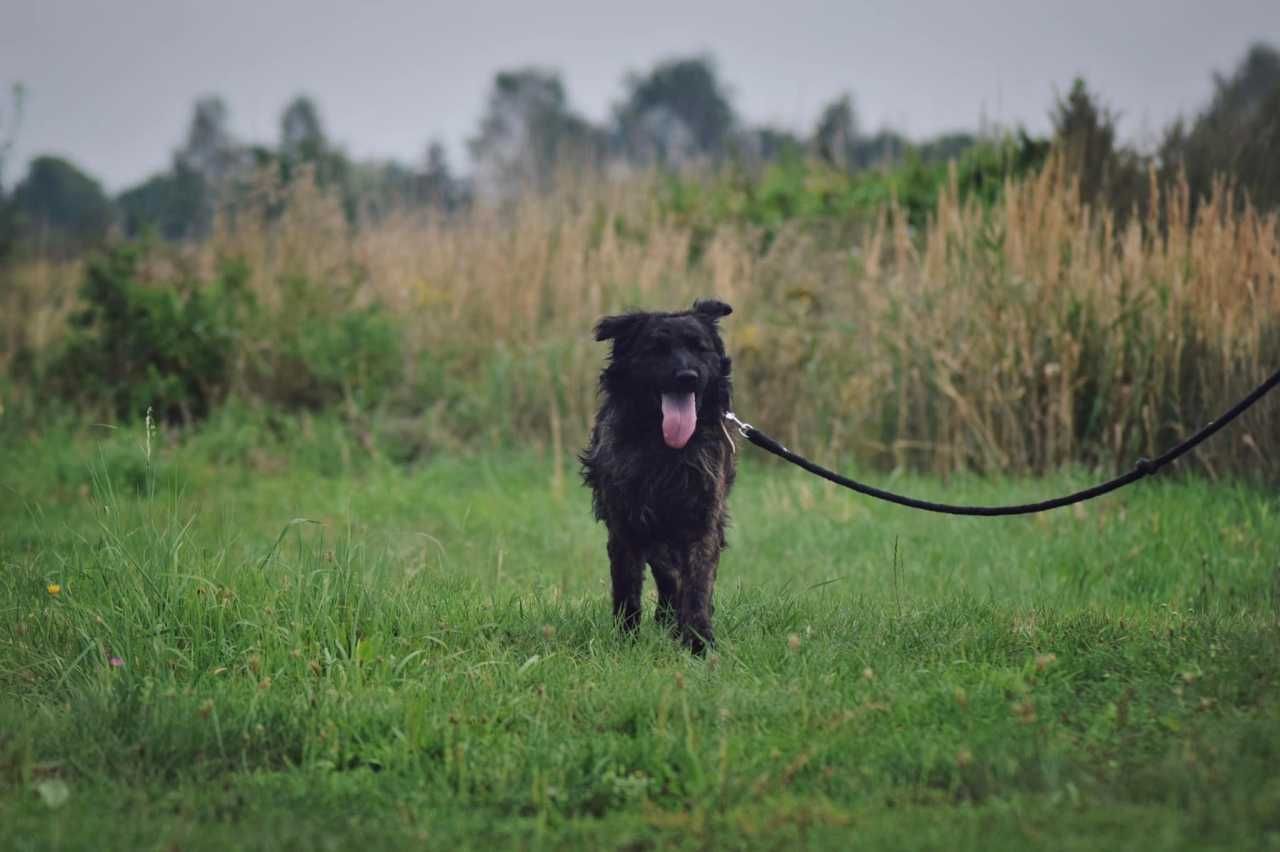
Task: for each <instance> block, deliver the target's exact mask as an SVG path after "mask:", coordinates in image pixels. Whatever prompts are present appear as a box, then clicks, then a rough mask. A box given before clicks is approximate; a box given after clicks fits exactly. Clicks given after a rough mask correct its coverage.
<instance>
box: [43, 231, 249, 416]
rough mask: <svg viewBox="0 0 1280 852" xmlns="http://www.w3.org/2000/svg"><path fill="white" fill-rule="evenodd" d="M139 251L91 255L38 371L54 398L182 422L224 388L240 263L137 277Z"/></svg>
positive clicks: (238, 308)
mask: <svg viewBox="0 0 1280 852" xmlns="http://www.w3.org/2000/svg"><path fill="white" fill-rule="evenodd" d="M143 256H144V252H143V249H142V248H141V247H140V246H137V245H123V246H117V247H114V248H112V249H109V250H108V251H106V252H105V253H104V254H102V255H100V256H98V257H96V258H95V259H93V260H92V261H91V262H90V263H89V265H88V268H87V271H86V273H85V278H84V283H83V286H82V287H81V290H80V296H81V299H82V300H83V303H84V304H83V307H82V308H81V309H80V310H79V311H78V312H76V313H75V314H73V315H72V318H71V326H72V328H71V331H70V333H69V335H68V336H67V339H66V341H65V342H64V344H63V346H62V348H61V351H60V352H58V353H57V354H56V355H55V356H54V358H53V359H52V362H51V363H50V365H49V367H48V370H47V372H46V374H45V379H46V380H47V382H48V385H49V387H50V388H51V389H52V390H53V391H54V392H55V393H56V394H57V395H59V396H61V397H63V398H66V399H70V400H72V401H77V402H86V403H89V404H91V405H95V406H106V407H107V408H109V409H110V410H111V412H112V413H114V414H115V416H117V417H119V418H121V419H126V420H127V419H129V418H131V417H136V416H140V415H142V414H143V413H144V412H145V411H146V410H147V408H149V407H150V408H153V409H154V412H155V416H156V417H158V418H163V419H166V420H181V421H183V422H190V421H192V420H194V419H197V418H201V417H204V416H206V415H207V414H208V413H209V411H210V410H211V409H212V408H213V406H214V405H216V404H217V403H218V402H219V401H220V400H221V399H222V398H223V397H224V396H225V395H226V393H227V391H228V389H229V387H230V382H231V371H232V356H233V353H234V349H235V344H236V336H237V329H238V328H239V325H240V317H241V315H242V313H243V308H244V307H245V305H246V302H247V300H248V298H249V297H248V293H247V291H246V290H245V288H244V286H243V285H244V281H245V279H246V277H247V269H246V268H245V267H244V266H243V265H242V264H235V263H228V264H224V265H223V267H222V269H221V271H220V273H219V275H218V277H217V278H216V279H215V280H214V281H213V282H211V283H208V284H204V283H202V282H200V281H197V280H192V279H179V280H177V281H173V282H165V283H164V284H162V285H155V284H147V283H145V282H144V280H143V275H142V272H141V269H142V259H143Z"/></svg>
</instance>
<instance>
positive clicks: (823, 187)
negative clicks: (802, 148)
mask: <svg viewBox="0 0 1280 852" xmlns="http://www.w3.org/2000/svg"><path fill="white" fill-rule="evenodd" d="M1048 154H1049V145H1048V143H1046V142H1044V141H1041V140H1037V139H1033V138H1031V137H1029V136H1027V135H1025V134H1020V135H1019V136H1018V137H1017V138H1009V139H1006V140H1003V141H1000V142H985V143H980V144H977V145H974V146H973V147H972V148H969V149H968V150H966V151H965V152H964V153H962V154H961V155H960V156H959V157H957V158H955V159H954V160H950V161H947V160H940V159H928V158H926V157H924V156H922V155H921V154H920V153H918V152H912V153H909V154H908V156H907V157H906V158H905V160H904V161H903V162H902V163H901V164H900V165H898V166H896V167H894V168H890V169H866V170H862V171H855V172H847V171H844V170H841V169H838V168H835V167H833V166H830V165H828V164H825V163H822V162H820V161H815V160H807V159H804V158H802V157H798V156H791V157H784V158H782V159H781V160H779V161H777V162H774V163H771V164H770V165H768V166H767V167H766V168H765V169H764V170H763V172H762V173H761V174H760V175H758V176H755V175H751V174H749V173H747V172H745V171H730V172H727V173H725V174H723V175H721V176H720V177H718V178H716V179H714V180H710V181H707V180H703V179H699V178H696V177H695V178H686V177H680V176H674V175H673V176H671V177H670V178H669V179H668V180H667V183H666V185H665V188H664V190H665V191H664V194H663V197H662V204H663V207H664V209H665V210H666V211H667V212H668V213H669V214H671V215H672V216H674V217H675V218H676V219H677V221H680V222H683V223H686V224H689V225H691V226H693V227H694V228H695V229H702V230H705V231H706V232H708V233H709V232H710V231H712V230H714V229H715V227H716V226H718V225H721V224H726V223H734V224H746V225H752V226H756V227H759V228H762V229H763V231H764V233H765V236H766V239H768V238H769V237H770V236H771V235H772V234H773V233H775V232H776V231H777V230H778V229H779V228H781V227H782V226H783V225H784V224H787V223H790V222H800V223H809V224H813V223H827V224H835V225H840V224H858V223H860V222H866V221H868V220H870V219H872V218H873V217H875V216H876V215H878V214H879V212H880V211H881V210H882V209H883V208H884V207H885V206H886V205H887V204H890V203H892V202H896V203H897V204H898V205H899V206H901V208H902V209H903V210H904V211H905V212H906V214H907V217H908V220H909V221H910V222H911V223H912V224H913V225H916V226H920V225H923V224H924V222H925V220H926V219H927V218H928V217H929V215H931V214H932V213H933V211H934V209H935V208H936V206H937V203H938V196H939V194H940V193H941V192H942V190H943V188H944V187H945V186H946V184H947V182H948V180H950V169H951V164H952V163H954V166H955V171H956V184H957V190H958V191H959V193H960V197H961V199H966V200H967V199H976V200H978V201H980V202H982V203H984V204H992V203H994V202H995V201H996V200H997V199H998V198H999V197H1000V193H1001V191H1002V187H1003V186H1004V181H1005V179H1006V178H1009V177H1017V176H1020V175H1025V174H1029V173H1032V172H1034V171H1036V170H1037V169H1039V168H1040V166H1041V165H1043V164H1044V161H1045V159H1046V158H1047V156H1048Z"/></svg>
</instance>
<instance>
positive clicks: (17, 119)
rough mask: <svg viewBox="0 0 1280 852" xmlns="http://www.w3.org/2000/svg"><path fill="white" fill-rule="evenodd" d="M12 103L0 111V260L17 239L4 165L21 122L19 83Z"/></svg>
mask: <svg viewBox="0 0 1280 852" xmlns="http://www.w3.org/2000/svg"><path fill="white" fill-rule="evenodd" d="M12 91H13V105H12V107H11V108H10V109H9V111H8V112H7V113H0V261H3V260H4V259H5V258H7V257H8V256H9V255H10V254H12V252H13V249H14V246H15V244H16V242H17V239H18V221H17V219H18V216H17V212H16V211H15V210H14V209H13V205H12V204H10V203H9V199H8V198H7V197H6V194H5V182H4V176H5V165H6V163H7V162H8V160H9V153H10V152H11V151H12V150H13V145H14V143H15V142H16V141H17V138H18V128H19V126H20V125H21V124H22V101H23V94H24V90H23V88H22V84H21V83H14V84H13V90H12Z"/></svg>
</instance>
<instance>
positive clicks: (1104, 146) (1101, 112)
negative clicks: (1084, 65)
mask: <svg viewBox="0 0 1280 852" xmlns="http://www.w3.org/2000/svg"><path fill="white" fill-rule="evenodd" d="M1050 120H1051V121H1052V123H1053V135H1054V143H1055V144H1056V145H1057V147H1058V149H1059V150H1060V151H1061V152H1062V154H1063V156H1064V157H1065V158H1066V163H1067V167H1068V168H1070V169H1071V170H1072V171H1073V172H1074V173H1075V175H1076V177H1077V179H1078V180H1079V181H1080V195H1081V197H1082V198H1083V199H1084V200H1085V201H1090V202H1092V201H1094V200H1096V199H1097V198H1098V197H1099V196H1100V195H1101V194H1102V191H1103V189H1104V188H1105V187H1104V182H1105V180H1106V178H1107V169H1108V166H1110V164H1111V160H1112V157H1113V155H1114V154H1115V143H1116V117H1115V114H1114V113H1112V112H1111V110H1110V109H1108V108H1106V107H1103V106H1101V105H1099V104H1098V102H1097V98H1096V97H1095V96H1094V94H1093V93H1092V92H1090V91H1089V87H1088V85H1087V84H1086V83H1085V81H1084V80H1082V79H1080V78H1079V77H1077V78H1076V79H1075V80H1074V81H1073V82H1072V84H1071V91H1070V92H1068V93H1067V95H1066V97H1059V98H1058V99H1057V101H1056V103H1055V104H1054V108H1053V111H1052V113H1051V114H1050Z"/></svg>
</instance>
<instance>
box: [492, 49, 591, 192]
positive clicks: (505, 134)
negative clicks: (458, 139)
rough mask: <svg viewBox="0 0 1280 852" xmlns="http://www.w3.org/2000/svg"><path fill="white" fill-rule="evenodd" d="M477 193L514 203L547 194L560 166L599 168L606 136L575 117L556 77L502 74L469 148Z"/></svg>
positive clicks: (532, 71)
mask: <svg viewBox="0 0 1280 852" xmlns="http://www.w3.org/2000/svg"><path fill="white" fill-rule="evenodd" d="M468 147H469V149H470V151H471V158H472V160H474V162H475V165H476V181H477V185H478V187H477V188H478V189H479V190H480V191H481V192H482V193H484V194H486V195H490V196H498V197H510V196H512V195H514V194H516V193H518V192H520V191H521V190H524V189H546V188H547V187H549V185H550V183H551V180H552V178H553V176H554V175H555V172H556V170H557V169H558V168H560V167H561V166H562V165H569V164H573V165H576V166H587V167H595V166H596V165H598V164H599V163H600V161H601V159H602V157H603V154H604V150H605V145H604V137H603V134H602V133H601V132H600V131H599V130H597V129H596V128H594V127H592V126H591V124H590V123H589V122H588V121H586V119H584V118H582V117H580V116H578V115H577V114H575V113H574V112H573V111H572V110H571V109H570V108H569V104H568V100H567V98H566V96H565V91H564V84H563V83H561V81H560V75H559V74H557V73H556V72H554V71H548V70H545V69H540V68H522V69H517V70H512V71H501V72H499V73H498V74H497V75H496V76H495V77H494V81H493V87H492V88H491V89H490V91H489V98H488V103H487V105H486V108H485V113H484V116H483V117H482V118H481V120H480V129H479V131H478V132H477V133H476V135H475V136H474V137H472V138H471V140H469V142H468Z"/></svg>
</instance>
